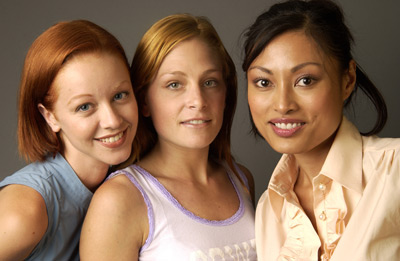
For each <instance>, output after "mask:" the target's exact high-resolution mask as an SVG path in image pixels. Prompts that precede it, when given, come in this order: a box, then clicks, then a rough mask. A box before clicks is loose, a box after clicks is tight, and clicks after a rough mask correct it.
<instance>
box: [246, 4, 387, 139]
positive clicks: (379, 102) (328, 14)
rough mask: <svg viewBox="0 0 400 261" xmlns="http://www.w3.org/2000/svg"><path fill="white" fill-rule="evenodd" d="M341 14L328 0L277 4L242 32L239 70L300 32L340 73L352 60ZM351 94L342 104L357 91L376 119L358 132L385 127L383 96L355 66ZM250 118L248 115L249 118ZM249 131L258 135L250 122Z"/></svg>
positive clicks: (347, 35)
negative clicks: (286, 35) (276, 41)
mask: <svg viewBox="0 0 400 261" xmlns="http://www.w3.org/2000/svg"><path fill="white" fill-rule="evenodd" d="M344 20H345V19H344V15H343V11H342V9H341V8H340V6H338V5H337V4H336V3H334V2H333V1H330V0H310V1H307V0H289V1H285V2H282V3H277V4H274V5H273V6H271V8H270V9H269V10H268V11H266V12H264V13H262V14H261V15H260V16H258V17H257V19H256V21H255V22H254V23H253V24H252V25H251V26H250V27H249V28H248V29H247V30H246V31H245V33H244V38H245V42H244V59H243V64H242V69H243V71H245V72H247V70H248V68H249V66H250V64H251V63H252V62H253V61H254V59H255V58H257V56H258V55H260V53H261V52H262V51H263V50H264V48H265V46H267V45H268V44H269V43H270V42H271V41H272V40H273V39H274V38H275V37H277V36H279V35H281V34H283V33H285V32H288V31H301V30H303V31H304V33H305V34H306V35H308V36H310V37H311V38H313V39H314V41H315V42H316V43H317V44H318V45H319V47H320V48H321V49H322V50H323V51H324V52H325V53H326V54H328V55H329V56H331V57H333V58H335V59H336V60H337V61H338V63H339V66H340V69H341V70H342V71H343V72H344V71H346V70H348V69H349V63H350V61H351V60H352V59H353V57H352V54H351V47H352V44H353V42H354V39H353V36H352V34H351V32H350V30H349V28H348V27H347V25H346V24H345V21H344ZM356 78H357V79H356V84H355V88H354V91H353V92H352V93H351V95H350V96H349V98H348V99H347V100H346V101H345V103H344V107H348V106H349V104H350V103H351V100H352V97H353V96H354V93H355V92H356V91H357V89H358V88H360V89H361V91H363V92H364V93H365V95H366V96H367V97H368V99H369V100H370V101H371V102H372V103H373V104H374V107H375V109H376V111H377V114H378V115H377V120H376V122H375V125H374V127H373V128H372V130H370V131H368V132H366V133H362V134H363V135H367V136H369V135H374V134H377V133H379V132H380V131H381V130H382V129H383V127H384V126H385V124H386V120H387V108H386V103H385V101H384V99H383V96H382V95H381V93H380V92H379V90H378V89H377V88H376V86H375V85H374V84H373V83H372V81H371V80H370V79H369V78H368V76H367V75H366V74H365V73H364V71H363V70H362V69H361V67H360V66H359V65H358V64H357V68H356ZM250 117H251V116H250ZM252 131H253V132H254V133H255V134H257V135H259V132H258V131H257V129H256V127H255V125H254V122H253V120H252Z"/></svg>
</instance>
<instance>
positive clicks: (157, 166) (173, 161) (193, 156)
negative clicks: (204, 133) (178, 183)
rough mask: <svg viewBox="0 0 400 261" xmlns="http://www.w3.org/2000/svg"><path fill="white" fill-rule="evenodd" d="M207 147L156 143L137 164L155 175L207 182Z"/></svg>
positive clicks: (208, 165)
mask: <svg viewBox="0 0 400 261" xmlns="http://www.w3.org/2000/svg"><path fill="white" fill-rule="evenodd" d="M208 150H209V148H208V147H207V148H202V149H183V148H177V147H174V146H170V145H164V144H160V143H157V144H156V146H155V147H154V148H153V150H152V151H151V152H150V153H149V154H148V155H146V156H145V157H144V158H143V159H142V160H141V161H140V162H139V163H138V164H139V165H140V166H141V167H143V168H144V169H146V170H147V171H149V172H150V173H151V174H152V175H154V176H156V177H167V178H172V179H175V178H176V179H180V180H188V181H193V182H202V183H203V182H207V179H208V175H209V173H210V169H209V168H210V167H211V166H210V164H209V160H208Z"/></svg>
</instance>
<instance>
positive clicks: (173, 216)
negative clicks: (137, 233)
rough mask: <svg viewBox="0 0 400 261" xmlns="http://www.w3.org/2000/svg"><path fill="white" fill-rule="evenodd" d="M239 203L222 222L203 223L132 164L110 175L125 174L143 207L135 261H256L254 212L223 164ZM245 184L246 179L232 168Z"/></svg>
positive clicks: (247, 197)
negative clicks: (144, 228)
mask: <svg viewBox="0 0 400 261" xmlns="http://www.w3.org/2000/svg"><path fill="white" fill-rule="evenodd" d="M224 166H225V169H226V170H227V173H228V176H229V178H230V180H231V182H232V184H233V186H234V188H235V190H236V193H237V196H238V198H239V200H240V206H239V209H238V210H237V211H236V213H235V214H234V215H233V216H231V217H230V218H228V219H226V220H221V221H219V220H218V221H215V220H207V219H204V218H201V217H198V216H196V215H195V214H193V213H192V212H190V211H188V210H187V209H185V208H184V207H183V206H182V205H181V204H179V202H178V201H177V200H176V199H175V198H174V197H173V196H172V195H171V194H170V193H169V192H168V191H167V190H166V189H165V187H164V186H163V185H162V184H161V183H160V182H159V181H158V180H157V179H156V178H154V177H153V176H152V175H151V174H150V173H148V172H147V171H145V170H144V169H142V168H141V167H139V166H138V165H132V166H130V167H127V168H125V169H123V170H119V171H117V172H115V173H113V174H111V175H110V177H109V178H112V177H113V176H116V175H126V176H127V177H128V178H129V180H130V181H131V182H132V183H133V184H134V185H135V186H136V187H137V188H138V189H139V191H140V192H141V194H142V195H143V198H144V201H145V203H146V205H147V211H148V219H149V235H148V238H147V240H146V242H145V244H144V245H143V246H142V248H141V249H140V253H139V260H144V261H155V260H171V261H172V260H173V261H180V260H182V261H183V260H185V261H186V260H191V261H192V260H193V261H203V260H226V261H228V260H257V257H256V250H255V240H254V238H255V235H254V234H255V233H254V209H253V206H252V203H251V200H250V198H249V196H248V194H247V193H246V192H245V191H244V188H243V187H242V185H241V184H240V181H239V179H238V178H237V177H236V176H235V174H234V173H233V172H232V171H231V170H230V169H229V167H228V165H227V164H224ZM236 169H237V172H239V173H240V175H241V177H242V179H243V180H245V183H246V185H247V180H246V178H245V176H244V175H243V173H242V172H241V171H240V169H239V168H236Z"/></svg>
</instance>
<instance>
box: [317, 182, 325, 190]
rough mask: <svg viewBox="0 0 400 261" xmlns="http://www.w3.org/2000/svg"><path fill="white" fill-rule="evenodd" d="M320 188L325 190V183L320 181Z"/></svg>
mask: <svg viewBox="0 0 400 261" xmlns="http://www.w3.org/2000/svg"><path fill="white" fill-rule="evenodd" d="M318 188H319V189H320V190H321V191H325V189H326V185H325V184H324V183H320V184H319V185H318Z"/></svg>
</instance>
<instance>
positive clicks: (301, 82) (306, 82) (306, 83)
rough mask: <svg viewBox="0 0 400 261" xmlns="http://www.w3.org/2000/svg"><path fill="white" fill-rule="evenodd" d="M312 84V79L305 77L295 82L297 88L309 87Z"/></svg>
mask: <svg viewBox="0 0 400 261" xmlns="http://www.w3.org/2000/svg"><path fill="white" fill-rule="evenodd" d="M313 82H314V79H313V78H311V77H309V76H307V77H303V78H301V79H300V80H299V81H298V82H297V85H299V86H309V85H311V84H313Z"/></svg>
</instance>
